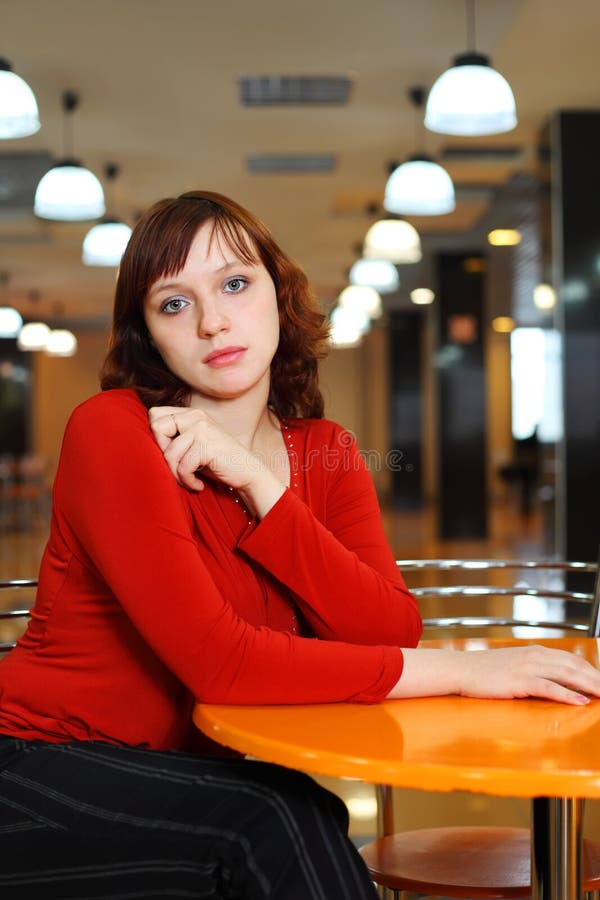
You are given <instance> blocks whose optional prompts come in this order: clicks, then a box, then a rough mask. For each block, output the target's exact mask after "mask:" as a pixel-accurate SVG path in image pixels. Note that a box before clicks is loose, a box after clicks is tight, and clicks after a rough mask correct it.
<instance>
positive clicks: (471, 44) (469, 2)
mask: <svg viewBox="0 0 600 900" xmlns="http://www.w3.org/2000/svg"><path fill="white" fill-rule="evenodd" d="M466 7H467V9H466V12H467V50H468V51H469V53H475V0H466Z"/></svg>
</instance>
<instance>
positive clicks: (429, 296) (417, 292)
mask: <svg viewBox="0 0 600 900" xmlns="http://www.w3.org/2000/svg"><path fill="white" fill-rule="evenodd" d="M410 299H411V300H412V302H413V303H415V304H416V305H417V306H428V305H429V304H430V303H433V301H434V300H435V294H434V293H433V291H432V290H431V288H415V289H414V291H411V292H410Z"/></svg>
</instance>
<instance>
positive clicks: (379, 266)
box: [350, 258, 400, 294]
mask: <svg viewBox="0 0 600 900" xmlns="http://www.w3.org/2000/svg"><path fill="white" fill-rule="evenodd" d="M350 284H358V285H366V286H367V287H372V288H375V290H376V291H379V293H380V294H390V293H392V291H397V290H398V288H399V287H400V276H399V275H398V269H397V268H396V266H395V265H394V263H392V262H390V261H389V259H364V258H363V259H357V260H356V262H355V263H354V265H353V266H352V268H351V269H350Z"/></svg>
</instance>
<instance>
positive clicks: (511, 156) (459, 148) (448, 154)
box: [438, 144, 525, 163]
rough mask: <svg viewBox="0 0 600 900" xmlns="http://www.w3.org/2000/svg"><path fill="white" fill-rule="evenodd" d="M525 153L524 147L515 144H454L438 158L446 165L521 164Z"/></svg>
mask: <svg viewBox="0 0 600 900" xmlns="http://www.w3.org/2000/svg"><path fill="white" fill-rule="evenodd" d="M524 153H525V149H524V147H522V146H519V145H515V144H493V145H489V144H488V145H487V146H486V145H483V144H480V145H479V146H478V145H477V144H475V145H471V144H468V145H467V144H453V145H450V146H448V147H443V148H442V150H441V151H440V153H439V154H438V156H439V157H440V158H441V159H443V160H444V162H446V163H519V162H521V161H522V160H523V157H524Z"/></svg>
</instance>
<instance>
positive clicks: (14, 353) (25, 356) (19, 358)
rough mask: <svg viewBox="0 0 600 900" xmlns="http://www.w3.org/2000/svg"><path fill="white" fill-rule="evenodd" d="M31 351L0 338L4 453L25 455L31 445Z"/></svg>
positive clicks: (0, 444) (0, 416) (0, 433)
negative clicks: (26, 351)
mask: <svg viewBox="0 0 600 900" xmlns="http://www.w3.org/2000/svg"><path fill="white" fill-rule="evenodd" d="M30 362H31V354H29V353H23V352H22V351H21V350H18V349H17V342H16V341H15V340H10V339H8V338H0V456H3V455H5V454H9V455H10V456H22V455H23V454H24V453H26V452H27V450H28V449H29V446H30V435H29V410H30V378H31V373H30Z"/></svg>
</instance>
